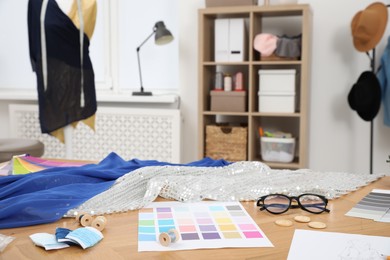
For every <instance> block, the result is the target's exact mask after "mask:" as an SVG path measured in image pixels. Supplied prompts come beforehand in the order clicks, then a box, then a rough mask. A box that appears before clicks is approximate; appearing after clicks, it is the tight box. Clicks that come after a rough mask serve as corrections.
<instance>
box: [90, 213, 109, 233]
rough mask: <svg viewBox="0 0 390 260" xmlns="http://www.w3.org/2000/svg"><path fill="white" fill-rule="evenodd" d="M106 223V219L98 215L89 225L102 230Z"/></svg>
mask: <svg viewBox="0 0 390 260" xmlns="http://www.w3.org/2000/svg"><path fill="white" fill-rule="evenodd" d="M106 224H107V219H106V218H105V217H103V216H99V217H97V218H95V219H94V220H93V221H92V224H91V227H93V228H96V229H97V230H99V231H102V230H103V229H104V228H105V227H106Z"/></svg>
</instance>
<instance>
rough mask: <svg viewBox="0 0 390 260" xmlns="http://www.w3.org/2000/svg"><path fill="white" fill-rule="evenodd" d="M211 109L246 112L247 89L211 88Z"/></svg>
mask: <svg viewBox="0 0 390 260" xmlns="http://www.w3.org/2000/svg"><path fill="white" fill-rule="evenodd" d="M210 96H211V108H210V110H211V111H218V112H245V111H246V91H218V90H211V91H210Z"/></svg>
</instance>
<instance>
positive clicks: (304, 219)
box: [294, 216, 311, 223]
mask: <svg viewBox="0 0 390 260" xmlns="http://www.w3.org/2000/svg"><path fill="white" fill-rule="evenodd" d="M294 220H295V221H296V222H300V223H308V222H310V220H311V219H310V217H308V216H295V217H294Z"/></svg>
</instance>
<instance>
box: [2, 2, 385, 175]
mask: <svg viewBox="0 0 390 260" xmlns="http://www.w3.org/2000/svg"><path fill="white" fill-rule="evenodd" d="M299 2H300V3H308V4H310V5H311V7H312V10H313V36H312V43H313V45H312V69H311V93H310V106H309V107H310V108H311V111H310V119H309V127H310V130H309V133H310V136H309V165H308V166H309V168H311V169H314V170H320V171H345V172H355V173H364V174H367V173H368V172H369V146H370V143H369V135H370V124H369V123H367V122H365V121H363V120H362V119H360V117H358V115H357V114H356V112H354V111H352V110H351V109H350V108H349V105H348V103H347V95H348V93H349V90H350V89H351V87H352V85H353V83H355V82H356V80H357V78H358V76H359V75H360V73H361V72H363V71H364V70H369V69H370V67H369V60H368V58H367V56H366V54H364V53H360V52H358V51H356V50H355V49H354V47H353V44H352V36H351V32H350V22H351V20H352V17H353V16H354V15H355V13H357V12H358V11H360V10H362V9H364V8H365V7H366V6H367V5H369V4H370V3H371V2H373V1H368V0H361V1H354V0H343V1H342V3H341V2H340V1H336V0H328V1H324V0H311V1H304V0H300V1H299ZM203 7H204V1H200V0H185V1H180V28H179V30H180V32H179V35H180V39H179V59H180V60H179V64H180V66H179V67H180V95H181V107H182V113H183V117H184V125H183V132H184V140H183V154H182V160H183V162H189V161H193V160H196V159H198V158H197V147H198V143H197V142H198V134H197V127H198V115H197V111H198V90H197V89H198V65H197V64H198V63H197V62H198V15H197V10H198V9H199V8H203ZM389 32H390V26H389V27H388V28H387V32H386V33H385V36H384V38H383V39H382V41H381V43H380V45H379V46H378V49H377V60H379V57H380V55H381V53H382V51H383V48H384V46H385V44H386V38H387V35H390V34H389ZM0 45H1V43H0ZM4 109H5V106H4V105H1V104H0V122H1V120H2V119H4V114H6V112H5V111H4ZM382 121H383V111H382V109H381V111H380V112H379V114H378V116H377V117H376V119H375V120H374V167H373V171H374V172H375V173H376V172H389V170H390V164H389V163H386V159H388V156H389V155H390V128H388V127H385V126H384V125H383V123H382ZM3 122H4V121H3ZM0 125H2V123H0ZM1 128H2V127H0V136H2V134H7V131H6V130H3V129H1Z"/></svg>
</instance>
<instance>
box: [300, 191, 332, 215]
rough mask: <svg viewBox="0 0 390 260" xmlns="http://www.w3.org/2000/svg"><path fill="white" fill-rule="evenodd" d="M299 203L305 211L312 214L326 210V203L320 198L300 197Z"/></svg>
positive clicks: (312, 196) (311, 196) (314, 196)
mask: <svg viewBox="0 0 390 260" xmlns="http://www.w3.org/2000/svg"><path fill="white" fill-rule="evenodd" d="M299 203H300V204H301V205H302V207H304V208H305V209H306V210H308V211H310V212H313V213H320V212H323V211H324V210H325V208H326V202H325V201H324V200H323V199H322V198H321V197H319V196H316V195H310V194H308V195H302V196H300V197H299Z"/></svg>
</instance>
